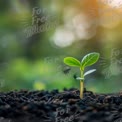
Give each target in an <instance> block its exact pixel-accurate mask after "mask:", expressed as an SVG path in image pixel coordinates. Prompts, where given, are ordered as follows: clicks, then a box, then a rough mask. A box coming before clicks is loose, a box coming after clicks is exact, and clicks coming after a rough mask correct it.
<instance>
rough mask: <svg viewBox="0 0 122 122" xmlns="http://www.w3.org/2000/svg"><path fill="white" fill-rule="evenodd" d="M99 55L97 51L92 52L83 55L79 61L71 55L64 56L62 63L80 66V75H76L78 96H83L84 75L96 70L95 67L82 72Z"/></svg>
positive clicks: (96, 59) (95, 60) (93, 62)
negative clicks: (78, 85)
mask: <svg viewBox="0 0 122 122" xmlns="http://www.w3.org/2000/svg"><path fill="white" fill-rule="evenodd" d="M99 57H100V54H99V53H96V52H93V53H89V54H87V55H85V56H84V57H83V59H82V60H81V61H79V60H77V59H76V58H73V57H66V58H64V63H65V64H66V65H68V66H73V67H78V68H80V73H81V76H80V77H77V78H76V79H77V80H80V98H81V99H82V98H83V90H84V79H85V76H86V75H88V74H91V73H93V72H95V71H96V69H91V70H89V71H87V72H84V70H85V68H86V67H87V66H91V65H93V64H95V63H96V62H97V61H98V59H99Z"/></svg>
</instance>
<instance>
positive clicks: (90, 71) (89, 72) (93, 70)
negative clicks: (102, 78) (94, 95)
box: [84, 69, 96, 76]
mask: <svg viewBox="0 0 122 122" xmlns="http://www.w3.org/2000/svg"><path fill="white" fill-rule="evenodd" d="M95 71H96V69H91V70H89V71H87V72H85V74H84V76H87V75H89V74H91V73H93V72H95Z"/></svg>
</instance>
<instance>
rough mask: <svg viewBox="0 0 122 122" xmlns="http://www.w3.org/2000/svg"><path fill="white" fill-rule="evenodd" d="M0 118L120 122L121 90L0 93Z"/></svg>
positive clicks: (35, 121)
mask: <svg viewBox="0 0 122 122" xmlns="http://www.w3.org/2000/svg"><path fill="white" fill-rule="evenodd" d="M0 117H1V118H0V122H122V94H121V93H118V94H109V95H106V94H94V93H92V92H90V91H86V90H85V89H84V98H83V99H82V100H81V99H80V98H79V90H77V89H69V90H67V89H64V91H63V92H60V93H59V92H58V90H53V91H51V92H48V91H27V90H21V91H12V92H7V93H0Z"/></svg>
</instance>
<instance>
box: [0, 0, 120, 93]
mask: <svg viewBox="0 0 122 122" xmlns="http://www.w3.org/2000/svg"><path fill="white" fill-rule="evenodd" d="M66 3H67V4H66ZM91 6H92V5H91ZM35 7H38V10H40V11H42V10H46V12H41V13H40V14H39V15H35V17H37V18H41V19H42V17H47V16H49V15H50V16H51V17H48V19H49V20H50V19H52V20H50V21H52V23H51V25H52V24H54V26H53V27H52V26H51V27H50V28H48V29H47V30H46V29H45V30H44V31H43V32H38V33H36V32H35V33H34V34H33V35H31V36H30V37H27V33H25V30H26V29H28V28H29V27H31V26H32V19H34V18H33V10H34V8H35ZM85 7H86V6H84V1H83V2H82V1H79V0H77V1H75V0H72V1H70V0H66V1H64V0H52V1H49V0H36V1H34V0H29V1H28V0H10V1H7V0H1V1H0V84H1V85H0V86H1V87H0V88H1V91H8V90H15V89H18V90H19V89H29V90H42V89H47V90H52V89H59V90H62V89H63V88H71V87H75V88H79V82H78V81H76V80H75V79H74V78H73V77H74V75H77V76H79V74H78V72H79V71H77V70H76V69H74V71H73V69H71V71H69V73H65V72H66V71H65V70H67V66H65V65H64V64H63V58H64V57H66V56H73V57H76V58H78V59H79V60H80V59H82V56H84V55H85V54H87V53H89V52H93V51H96V52H99V53H100V54H101V59H100V60H99V62H98V63H97V64H96V65H94V66H93V68H96V69H97V72H95V73H93V74H92V75H90V76H89V77H87V78H86V87H87V89H89V90H93V91H95V92H118V91H120V90H121V85H122V82H121V79H122V75H121V68H120V67H121V64H122V60H121V57H122V50H121V49H122V41H121V38H122V34H121V31H122V23H121V21H120V22H119V24H118V25H116V26H111V28H107V27H104V26H101V25H100V26H99V25H98V26H96V25H94V24H93V25H92V24H91V25H89V23H92V21H94V20H91V19H93V18H91V19H89V18H87V19H86V20H84V19H83V18H82V17H83V16H84V15H87V12H85V11H84V8H85ZM36 14H37V13H36ZM79 14H81V16H80V17H79ZM77 16H78V21H75V20H76V19H77ZM101 16H102V15H101ZM49 20H47V22H50V21H49ZM55 21H56V25H55V23H54V22H55ZM47 22H46V21H44V22H39V23H37V26H41V25H44V24H46V23H47ZM73 22H74V23H75V24H73ZM84 22H88V23H84ZM113 23H114V22H113ZM113 23H112V24H113ZM81 24H82V25H81ZM114 24H115V23H114ZM80 26H81V27H80ZM82 27H86V29H85V31H83V30H82V29H83V28H82ZM29 32H30V33H31V30H30V31H29ZM29 32H28V33H29ZM56 39H57V40H56ZM114 49H115V50H114ZM113 53H114V54H113ZM112 56H113V57H112ZM113 58H114V61H115V62H117V61H120V62H119V65H117V66H116V65H113V62H111V60H112V59H113ZM88 69H89V68H88ZM115 69H116V70H115ZM117 69H119V70H120V71H117ZM74 72H75V73H74ZM111 72H112V73H111ZM107 75H109V77H107V78H106V76H107Z"/></svg>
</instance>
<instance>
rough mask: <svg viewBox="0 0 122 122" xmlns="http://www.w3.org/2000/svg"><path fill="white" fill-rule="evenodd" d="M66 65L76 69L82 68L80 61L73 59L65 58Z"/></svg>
mask: <svg viewBox="0 0 122 122" xmlns="http://www.w3.org/2000/svg"><path fill="white" fill-rule="evenodd" d="M64 63H65V64H67V65H69V66H75V67H80V66H81V63H80V61H79V60H77V59H76V58H73V57H66V58H64Z"/></svg>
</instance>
